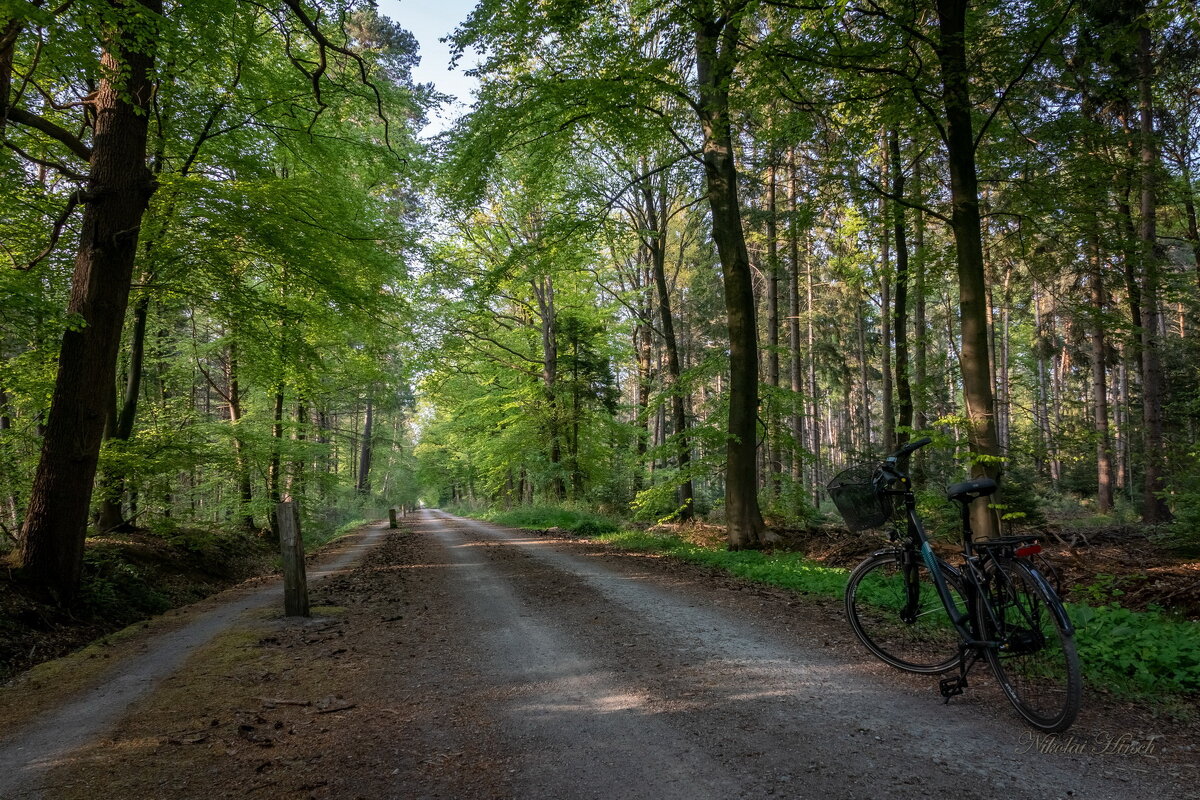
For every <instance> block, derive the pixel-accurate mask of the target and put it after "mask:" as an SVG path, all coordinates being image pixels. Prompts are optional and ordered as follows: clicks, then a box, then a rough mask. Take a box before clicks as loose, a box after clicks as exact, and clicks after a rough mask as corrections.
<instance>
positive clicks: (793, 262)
mask: <svg viewBox="0 0 1200 800" xmlns="http://www.w3.org/2000/svg"><path fill="white" fill-rule="evenodd" d="M797 190H798V181H797V176H796V151H795V149H794V148H793V149H792V151H791V152H790V153H789V154H788V214H789V217H788V250H789V252H788V255H789V259H788V261H789V264H790V266H791V269H790V270H789V271H788V354H789V359H788V363H789V367H790V370H789V371H790V375H789V377H790V378H791V389H792V403H791V405H792V418H791V428H792V485H793V494H794V495H795V502H796V506H795V508H794V509H793V511H794V512H796V513H799V511H800V510H801V507H800V498H801V496H802V495H801V490H802V487H803V486H804V450H805V447H804V414H803V413H802V412H803V409H804V383H803V381H804V378H803V374H804V373H803V369H804V365H803V363H802V362H801V360H800V222H799V220H798V219H796V214H797V201H796V195H797V193H798V191H797Z"/></svg>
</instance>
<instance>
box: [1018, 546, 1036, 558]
mask: <svg viewBox="0 0 1200 800" xmlns="http://www.w3.org/2000/svg"><path fill="white" fill-rule="evenodd" d="M1040 552H1042V546H1041V545H1040V544H1027V545H1024V546H1023V547H1018V548H1017V549H1016V550H1013V555H1015V556H1016V557H1017V558H1028V557H1029V556H1036V555H1037V554H1038V553H1040Z"/></svg>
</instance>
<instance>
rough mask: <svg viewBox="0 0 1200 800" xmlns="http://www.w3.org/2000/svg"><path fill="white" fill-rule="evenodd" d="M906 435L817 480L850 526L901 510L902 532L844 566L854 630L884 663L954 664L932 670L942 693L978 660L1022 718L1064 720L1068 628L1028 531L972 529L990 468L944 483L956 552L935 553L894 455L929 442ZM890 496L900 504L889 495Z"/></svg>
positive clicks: (1075, 664) (1071, 712) (951, 690)
mask: <svg viewBox="0 0 1200 800" xmlns="http://www.w3.org/2000/svg"><path fill="white" fill-rule="evenodd" d="M929 442H930V439H929V438H928V437H926V438H923V439H918V440H917V441H914V442H909V443H908V444H905V445H904V446H903V447H901V448H899V449H898V450H896V451H895V452H894V453H892V454H891V455H889V456H887V458H885V459H884V460H883V462H882V463H881V464H879V465H877V466H866V465H863V466H856V467H851V468H849V469H847V470H844V471H842V472H841V473H839V474H838V475H837V476H835V477H834V479H833V480H832V481H830V482H829V484H828V489H829V494H830V497H832V498H833V501H834V504H835V505H836V506H837V508H838V511H839V512H840V513H841V514H842V517H843V518H844V519H845V520H846V524H847V526H849V527H850V529H851V530H865V529H867V528H874V527H880V526H882V525H884V524H885V523H887V522H888V521H889V520H891V519H893V518H895V517H896V516H898V515H899V514H900V513H903V515H904V518H905V522H906V527H905V532H904V533H903V534H902V533H901V532H900V530H899V529H898V527H897V526H896V525H893V526H891V528H890V539H891V546H890V547H888V548H886V549H882V550H878V551H876V552H874V553H872V554H871V555H870V556H868V557H867V559H866V560H864V561H863V562H862V563H861V564H859V565H858V566H857V567H855V568H854V570H853V571H852V572H851V573H850V578H849V582H848V583H847V585H846V616H847V617H848V618H849V620H850V626H851V628H853V630H854V633H855V635H856V636H857V637H858V639H859V640H860V641H861V642H862V643H863V644H864V645H865V646H866V647H867V649H868V650H870V651H871V652H872V653H873V654H874V655H876V656H877V657H878V658H880V659H881V660H882V661H884V662H885V663H887V664H889V665H891V666H893V667H895V668H897V669H901V670H905V671H907V672H914V673H919V674H942V673H946V672H949V671H951V670H953V669H955V668H957V669H958V674H957V675H956V676H952V677H948V678H943V679H941V680H940V681H939V690H940V693H941V695H942V697H943V698H945V702H947V703H949V702H950V699H951V698H952V697H955V696H957V695H960V694H962V693H963V689H965V688H967V675H968V673H969V672H970V671H971V668H972V667H974V666H975V664H977V663H978V662H979V661H981V660H982V661H986V662H987V663H988V666H989V667H990V668H991V671H992V673H993V674H994V675H995V677H996V680H997V682H998V683H999V684H1000V688H1001V690H1002V691H1003V692H1004V694H1005V696H1006V697H1007V698H1008V700H1009V701H1010V702H1011V703H1012V704H1013V706H1014V707H1015V708H1016V710H1017V712H1018V713H1020V715H1021V716H1022V717H1024V719H1025V720H1026V721H1027V722H1028V723H1029V724H1030V725H1032V726H1033V727H1034V728H1037V729H1038V730H1040V731H1044V732H1047V733H1052V732H1057V731H1062V730H1065V729H1066V728H1068V727H1070V725H1071V723H1072V722H1074V721H1075V716H1076V715H1077V714H1078V713H1079V704H1080V695H1081V692H1082V684H1083V682H1082V678H1081V676H1080V669H1079V656H1078V655H1077V653H1076V650H1075V640H1074V628H1073V627H1072V625H1071V621H1070V619H1068V617H1067V613H1066V611H1065V609H1064V608H1063V605H1062V601H1061V600H1060V599H1059V597H1058V594H1057V593H1056V592H1055V590H1054V588H1053V587H1052V586H1051V585H1050V583H1049V581H1047V579H1046V578H1045V576H1044V575H1043V574H1042V572H1041V571H1040V570H1039V569H1038V568H1037V565H1036V563H1035V562H1034V560H1033V558H1034V556H1036V555H1037V554H1038V553H1040V552H1041V550H1042V547H1041V545H1040V544H1038V543H1037V537H1036V536H1004V537H1000V538H996V539H988V540H982V541H972V532H971V517H970V510H969V509H970V504H971V502H972V501H974V500H976V499H978V498H980V497H987V496H990V495H991V494H993V493H995V491H996V489H997V484H996V482H995V481H994V480H992V479H991V478H976V479H974V480H969V481H964V482H962V483H956V484H954V485H952V486H949V487H948V488H947V490H946V494H947V496H948V497H949V499H950V500H952V501H954V502H957V503H959V504H960V505H961V507H962V563H961V565H958V566H956V565H955V564H951V563H950V562H948V561H946V560H944V559H942V558H940V557H938V556H937V555H936V554H935V553H934V552H933V549H932V548H931V546H930V544H929V539H928V537H927V536H926V534H925V528H924V526H923V525H922V523H921V519H920V518H919V517H918V515H917V510H916V496H915V494H914V493H913V490H912V484H911V481H910V480H909V478H908V475H906V474H905V473H904V472H903V471H902V470H901V467H900V463H901V460H902V459H904V458H905V457H906V456H908V455H910V454H911V453H913V452H915V451H917V450H918V449H920V448H921V447H924V446H925V445H927V444H929ZM900 505H902V506H903V508H902V510H901V509H900V508H898V506H900Z"/></svg>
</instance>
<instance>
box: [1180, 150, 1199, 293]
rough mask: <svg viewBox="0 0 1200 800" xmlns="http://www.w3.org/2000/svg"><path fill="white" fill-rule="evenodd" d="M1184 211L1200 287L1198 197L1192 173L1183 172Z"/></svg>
mask: <svg viewBox="0 0 1200 800" xmlns="http://www.w3.org/2000/svg"><path fill="white" fill-rule="evenodd" d="M1181 183H1182V184H1183V211H1184V216H1185V217H1186V218H1187V238H1188V241H1190V242H1191V243H1192V265H1193V266H1194V267H1195V268H1196V283H1197V284H1198V285H1200V225H1197V222H1196V195H1195V192H1194V191H1193V190H1192V186H1193V183H1192V173H1191V172H1190V171H1189V170H1188V169H1187V168H1186V167H1185V168H1184V170H1183V175H1182V181H1181Z"/></svg>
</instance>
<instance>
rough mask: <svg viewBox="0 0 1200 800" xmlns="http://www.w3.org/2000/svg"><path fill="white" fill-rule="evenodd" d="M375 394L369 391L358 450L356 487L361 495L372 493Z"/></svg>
mask: <svg viewBox="0 0 1200 800" xmlns="http://www.w3.org/2000/svg"><path fill="white" fill-rule="evenodd" d="M373 394H374V392H373V391H372V392H368V393H367V410H366V418H365V419H364V421H363V429H362V442H361V444H360V449H359V452H358V486H357V487H356V488H357V489H358V493H359V494H361V495H369V494H370V493H371V453H372V446H373V435H374V432H375V402H374V397H373Z"/></svg>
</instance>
